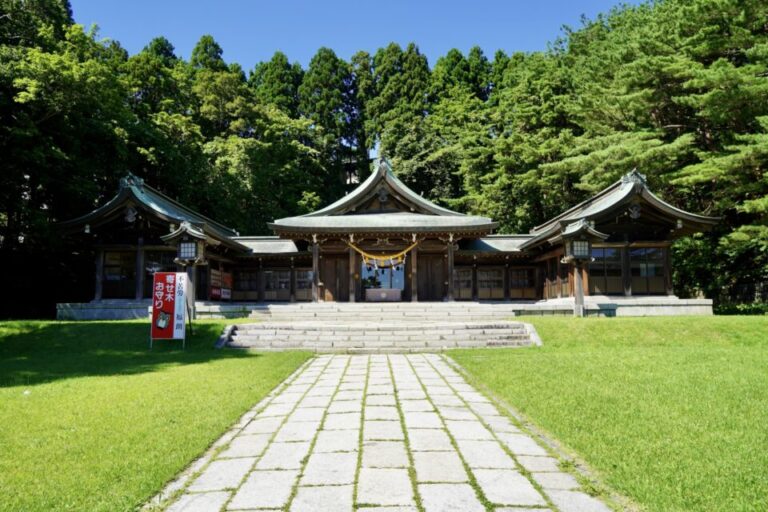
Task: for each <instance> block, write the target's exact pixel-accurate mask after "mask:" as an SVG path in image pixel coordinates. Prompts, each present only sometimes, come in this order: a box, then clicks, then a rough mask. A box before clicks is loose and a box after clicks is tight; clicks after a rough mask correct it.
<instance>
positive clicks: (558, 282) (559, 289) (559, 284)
mask: <svg viewBox="0 0 768 512" xmlns="http://www.w3.org/2000/svg"><path fill="white" fill-rule="evenodd" d="M560 265H561V264H560V258H555V273H556V274H557V275H556V277H555V292H556V295H557V298H558V299H560V298H562V296H563V280H562V279H561V278H560V272H562V269H561V268H560Z"/></svg>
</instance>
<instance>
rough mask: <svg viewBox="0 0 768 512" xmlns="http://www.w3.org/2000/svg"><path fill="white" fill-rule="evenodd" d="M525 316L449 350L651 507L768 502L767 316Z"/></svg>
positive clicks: (763, 505) (742, 507) (746, 506)
mask: <svg viewBox="0 0 768 512" xmlns="http://www.w3.org/2000/svg"><path fill="white" fill-rule="evenodd" d="M526 321H530V322H532V323H533V324H534V325H535V326H536V328H537V330H538V332H539V335H540V336H541V338H542V340H543V341H544V346H543V347H536V348H530V349H512V350H493V351H491V350H461V351H455V352H451V356H452V357H454V358H455V359H456V360H457V361H458V362H459V363H460V364H461V365H462V366H463V367H464V368H466V369H467V370H468V372H469V373H470V374H471V376H472V380H474V381H475V382H476V383H479V384H480V385H481V386H485V387H487V389H489V390H491V392H492V393H495V394H496V395H497V396H498V397H499V398H501V399H502V400H504V401H507V402H508V403H510V404H511V405H513V406H514V407H516V408H517V409H518V410H519V411H520V412H522V413H523V414H524V415H525V416H527V417H528V418H529V419H530V420H531V421H532V422H533V423H534V424H536V425H537V426H538V427H540V428H541V429H542V430H544V431H545V432H548V433H549V434H551V435H552V436H554V437H555V438H557V439H558V440H559V441H561V442H562V443H563V444H565V445H566V446H567V447H568V448H569V449H571V450H573V451H574V452H575V453H576V454H578V455H580V456H581V457H582V458H583V459H584V460H585V461H586V462H587V463H588V464H589V465H590V466H591V467H592V468H593V469H595V470H596V471H597V473H598V474H599V475H600V476H601V477H602V478H603V480H604V481H606V482H607V483H608V485H610V486H612V487H613V488H614V489H615V490H617V491H619V492H620V493H622V494H625V495H627V496H629V497H630V498H631V499H633V500H634V501H635V502H637V503H639V504H640V505H641V506H642V507H643V508H645V509H647V510H654V511H657V510H658V511H665V512H666V511H678V510H685V511H690V510H693V511H714V510H727V511H746V510H768V317H698V318H696V317H687V318H685V317H670V318H663V317H662V318H659V317H657V318H606V319H573V318H529V319H526Z"/></svg>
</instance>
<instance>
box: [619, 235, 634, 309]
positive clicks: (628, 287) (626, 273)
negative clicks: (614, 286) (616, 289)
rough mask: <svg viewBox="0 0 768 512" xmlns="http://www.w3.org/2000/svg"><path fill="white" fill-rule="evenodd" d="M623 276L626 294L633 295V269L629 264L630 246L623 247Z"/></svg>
mask: <svg viewBox="0 0 768 512" xmlns="http://www.w3.org/2000/svg"><path fill="white" fill-rule="evenodd" d="M621 278H622V282H623V283H624V295H626V296H627V297H630V296H631V295H632V270H631V268H630V264H629V247H628V246H624V247H622V248H621Z"/></svg>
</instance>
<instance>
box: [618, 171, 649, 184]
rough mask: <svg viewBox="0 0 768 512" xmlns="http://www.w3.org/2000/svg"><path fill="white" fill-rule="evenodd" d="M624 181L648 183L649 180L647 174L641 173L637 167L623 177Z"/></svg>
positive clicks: (622, 180)
mask: <svg viewBox="0 0 768 512" xmlns="http://www.w3.org/2000/svg"><path fill="white" fill-rule="evenodd" d="M621 182H622V183H634V184H635V185H646V184H647V181H646V178H645V174H640V173H639V172H638V171H637V167H635V168H634V169H632V170H631V171H630V172H628V173H627V174H625V175H624V176H622V177H621Z"/></svg>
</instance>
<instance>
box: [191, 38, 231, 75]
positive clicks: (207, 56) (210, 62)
mask: <svg viewBox="0 0 768 512" xmlns="http://www.w3.org/2000/svg"><path fill="white" fill-rule="evenodd" d="M222 53H223V50H222V49H221V46H219V43H217V42H216V41H215V40H214V39H213V36H211V35H207V34H206V35H204V36H202V37H201V38H200V40H199V41H198V42H197V44H196V45H195V47H194V48H193V49H192V57H191V58H190V60H189V62H190V64H192V66H193V67H195V68H197V69H207V70H209V71H225V70H226V69H227V65H226V64H225V63H224V59H223V58H222V57H221V54H222Z"/></svg>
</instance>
